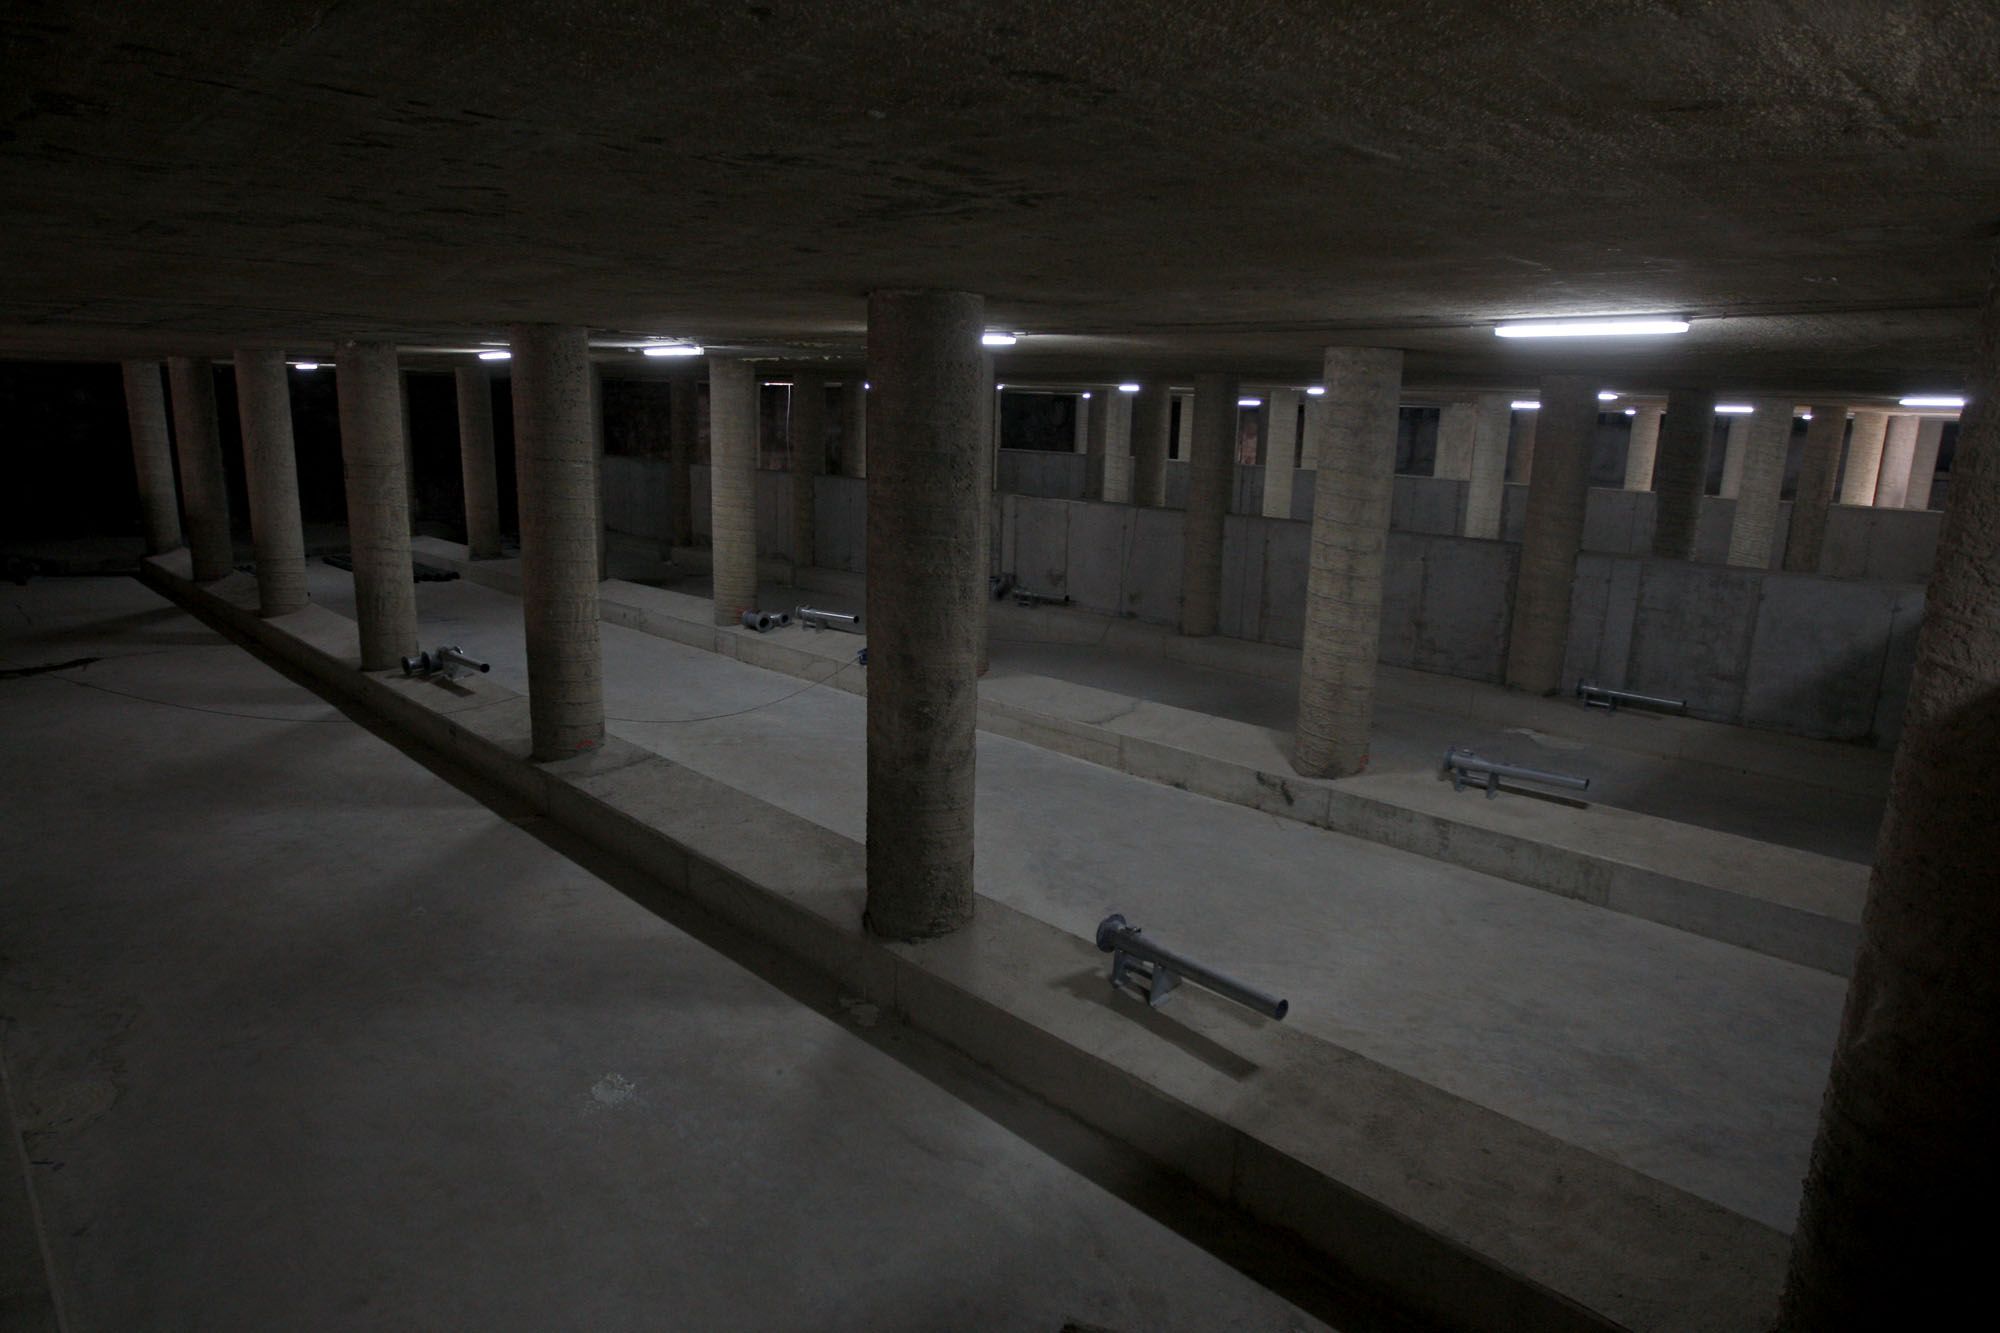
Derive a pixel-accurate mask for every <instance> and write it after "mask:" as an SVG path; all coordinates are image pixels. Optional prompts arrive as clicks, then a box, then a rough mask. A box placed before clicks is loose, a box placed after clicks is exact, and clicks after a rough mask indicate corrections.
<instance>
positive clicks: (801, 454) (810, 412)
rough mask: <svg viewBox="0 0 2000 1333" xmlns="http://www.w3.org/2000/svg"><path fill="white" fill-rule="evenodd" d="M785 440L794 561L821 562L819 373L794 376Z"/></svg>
mask: <svg viewBox="0 0 2000 1333" xmlns="http://www.w3.org/2000/svg"><path fill="white" fill-rule="evenodd" d="M785 443H786V447H787V449H788V451H789V457H790V461H791V465H792V543H791V555H792V562H793V563H794V564H800V565H811V564H816V563H818V561H817V557H816V555H815V552H816V551H817V550H818V547H819V543H818V541H817V540H816V539H815V537H814V536H813V519H814V506H815V500H814V491H813V484H814V483H815V482H816V481H817V480H818V479H819V478H820V477H823V476H825V475H826V380H825V378H824V377H822V376H819V375H794V376H793V377H792V392H791V420H790V421H789V422H788V423H787V424H786V430H785Z"/></svg>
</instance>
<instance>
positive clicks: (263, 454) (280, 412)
mask: <svg viewBox="0 0 2000 1333" xmlns="http://www.w3.org/2000/svg"><path fill="white" fill-rule="evenodd" d="M236 411H237V415H238V417H239V419H240V420H241V421H242V423H243V479H244V481H245V483H246V485H247V488H248V490H249V492H250V542H251V545H252V546H253V547H254V548H255V549H256V552H257V604H258V609H259V610H260V611H261V612H262V613H263V614H264V615H267V616H282V615H285V614H286V613H288V612H292V611H296V610H298V609H299V608H300V607H302V606H304V605H305V604H306V538H305V525H304V520H303V519H301V518H300V516H299V463H298V455H297V453H295V452H294V450H293V447H292V386H291V382H290V378H289V374H288V372H287V370H286V367H285V354H284V353H283V352H268V351H252V350H247V349H246V350H242V351H239V352H237V353H236Z"/></svg>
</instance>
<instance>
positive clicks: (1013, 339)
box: [979, 333, 1020, 347]
mask: <svg viewBox="0 0 2000 1333" xmlns="http://www.w3.org/2000/svg"><path fill="white" fill-rule="evenodd" d="M1019 341H1020V337H1019V335H1017V334H1012V333H982V334H980V335H979V342H980V345H981V346H983V347H1012V346H1013V345H1014V344H1015V343H1017V342H1019Z"/></svg>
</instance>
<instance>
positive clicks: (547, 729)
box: [511, 324, 604, 761]
mask: <svg viewBox="0 0 2000 1333" xmlns="http://www.w3.org/2000/svg"><path fill="white" fill-rule="evenodd" d="M511 341H512V344H513V349H514V360H513V381H514V456H515V458H516V460H517V461H516V464H515V470H516V475H518V476H519V477H520V479H521V485H520V490H521V606H522V619H523V623H524V625H525V628H526V632H527V658H528V712H529V720H530V723H531V725H532V729H533V744H534V757H535V758H536V759H539V760H544V761H549V760H556V759H567V758H570V757H571V756H573V755H575V754H576V753H578V752H579V751H582V750H588V749H591V748H593V747H595V746H596V745H597V744H598V742H599V741H601V740H603V739H604V681H603V668H602V665H601V656H602V649H601V648H600V647H599V644H598V638H597V585H598V583H599V581H600V573H599V571H600V568H601V563H602V560H603V556H604V551H603V531H604V525H603V524H602V523H601V522H600V521H599V519H598V515H597V494H598V488H599V486H600V484H601V483H600V481H599V477H600V475H601V469H600V468H599V467H598V465H597V464H598V449H599V443H598V439H597V438H595V433H594V431H593V421H592V410H591V409H592V401H593V399H594V397H595V394H594V392H593V389H592V377H591V370H590V349H589V346H588V343H587V342H586V339H585V334H584V330H582V329H580V328H575V327H563V326H559V325H550V324H520V325H516V326H515V327H514V328H513V329H512V331H511Z"/></svg>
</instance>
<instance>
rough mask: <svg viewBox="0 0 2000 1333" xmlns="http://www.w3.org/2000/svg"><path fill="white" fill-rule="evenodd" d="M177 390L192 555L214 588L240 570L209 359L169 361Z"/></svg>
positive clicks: (198, 575)
mask: <svg viewBox="0 0 2000 1333" xmlns="http://www.w3.org/2000/svg"><path fill="white" fill-rule="evenodd" d="M167 378H168V380H169V381H170V382H171V383H172V385H173V390H174V447H175V450H176V452H178V453H179V454H180V461H181V500H182V503H183V506H184V507H185V508H186V510H187V535H188V555H189V557H190V564H191V565H192V569H193V576H194V580H195V582H197V583H212V582H214V581H215V580H216V579H219V578H221V577H222V576H223V575H225V574H227V573H228V572H229V571H230V570H231V569H233V568H235V565H236V549H235V545H234V543H233V542H232V541H231V540H230V535H229V483H228V481H227V480H226V479H225V477H224V474H223V469H222V433H221V431H220V429H219V428H218V427H217V425H216V419H215V372H214V370H213V369H211V368H210V366H209V364H208V360H207V358H205V357H202V358H196V357H186V356H176V357H169V358H168V359H167Z"/></svg>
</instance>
